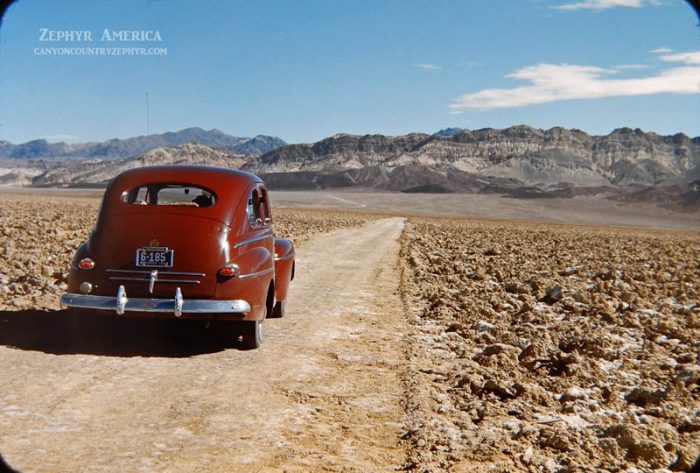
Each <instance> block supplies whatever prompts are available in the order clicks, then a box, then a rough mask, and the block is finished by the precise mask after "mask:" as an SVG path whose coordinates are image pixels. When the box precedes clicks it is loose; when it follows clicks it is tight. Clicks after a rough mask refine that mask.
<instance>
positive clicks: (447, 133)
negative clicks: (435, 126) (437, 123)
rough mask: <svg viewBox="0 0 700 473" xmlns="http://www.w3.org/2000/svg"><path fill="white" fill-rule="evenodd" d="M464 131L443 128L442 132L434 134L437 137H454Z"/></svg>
mask: <svg viewBox="0 0 700 473" xmlns="http://www.w3.org/2000/svg"><path fill="white" fill-rule="evenodd" d="M462 131H464V130H463V129H462V128H443V129H442V130H440V131H436V132H435V133H433V134H434V135H435V136H454V135H456V134H457V133H460V132H462Z"/></svg>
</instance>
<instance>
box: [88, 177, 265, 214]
mask: <svg viewBox="0 0 700 473" xmlns="http://www.w3.org/2000/svg"><path fill="white" fill-rule="evenodd" d="M158 183H163V184H166V183H171V184H176V183H179V184H189V185H192V186H197V187H202V188H205V189H207V190H210V191H212V192H213V193H214V194H215V195H216V204H215V205H213V206H211V207H205V208H196V210H194V211H193V209H192V208H191V207H182V208H168V209H167V210H165V209H164V208H163V207H159V208H158V209H151V208H149V206H133V205H127V204H124V203H123V202H122V200H121V199H122V194H123V193H124V192H125V191H128V190H131V189H134V188H137V187H140V186H143V185H147V184H158ZM259 184H263V181H262V179H260V178H259V177H258V176H256V175H255V174H251V173H249V172H245V171H239V170H236V169H228V168H221V167H215V166H197V165H166V166H147V167H140V168H134V169H129V170H128V171H124V172H123V173H121V174H119V175H118V176H116V177H115V178H114V179H112V181H111V182H110V183H109V185H108V186H107V189H106V191H105V194H104V199H103V202H102V210H101V211H100V220H102V218H103V217H104V216H106V215H116V214H137V213H143V212H148V213H152V212H159V213H164V212H168V213H180V214H183V215H193V216H194V215H196V216H199V217H205V218H213V219H216V220H219V221H222V222H224V223H226V224H230V222H231V217H232V212H231V207H232V206H237V205H238V204H239V203H240V202H241V200H242V199H243V197H244V195H245V193H247V192H248V190H249V189H250V188H252V187H254V186H256V185H259ZM234 208H235V207H234Z"/></svg>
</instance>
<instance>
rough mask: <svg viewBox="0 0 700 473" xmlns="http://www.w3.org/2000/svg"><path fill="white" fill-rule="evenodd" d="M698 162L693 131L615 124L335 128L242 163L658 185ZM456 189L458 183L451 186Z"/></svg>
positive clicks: (263, 169) (268, 169) (256, 168)
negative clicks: (361, 132)
mask: <svg viewBox="0 0 700 473" xmlns="http://www.w3.org/2000/svg"><path fill="white" fill-rule="evenodd" d="M699 165H700V137H698V138H692V139H691V138H689V137H688V136H686V135H684V134H680V133H679V134H676V135H673V136H660V135H657V134H655V133H645V132H643V131H642V130H639V129H636V130H632V129H630V128H621V129H618V130H615V131H613V132H612V133H610V134H609V135H606V136H591V135H588V134H587V133H585V132H583V131H581V130H568V129H565V128H552V129H549V130H540V129H536V128H532V127H528V126H523V125H521V126H516V127H511V128H507V129H505V130H495V129H482V130H475V131H470V130H463V131H461V132H459V133H455V134H453V135H449V136H441V135H427V134H421V133H413V134H409V135H405V136H398V137H388V136H383V135H365V136H355V135H346V134H342V135H335V136H333V137H330V138H326V139H324V140H321V141H319V142H317V143H313V144H299V145H289V146H284V147H282V148H278V149H276V150H273V151H271V152H269V153H267V154H265V155H263V156H262V157H260V159H258V160H251V161H249V162H248V164H246V166H245V169H248V170H250V171H253V172H256V173H259V174H270V173H290V172H300V171H305V172H318V173H324V174H332V173H338V172H345V171H350V170H353V169H363V168H367V167H373V166H380V167H382V168H383V169H385V170H387V171H389V172H390V171H392V170H393V169H395V168H397V167H401V166H424V167H428V168H430V169H432V170H435V171H438V172H440V173H442V174H443V175H446V174H447V173H449V172H453V173H455V172H458V173H467V174H471V175H474V176H476V177H498V178H504V179H515V180H517V181H520V182H522V183H524V184H528V185H536V186H548V185H556V184H559V183H570V184H572V185H575V186H579V187H591V186H629V185H650V186H656V185H664V184H669V185H670V184H673V183H679V182H687V181H691V182H692V180H694V179H692V177H693V176H697V175H698V173H699V172H700V171H699V169H700V168H699V167H698V166H699ZM453 190H459V189H457V188H456V189H453Z"/></svg>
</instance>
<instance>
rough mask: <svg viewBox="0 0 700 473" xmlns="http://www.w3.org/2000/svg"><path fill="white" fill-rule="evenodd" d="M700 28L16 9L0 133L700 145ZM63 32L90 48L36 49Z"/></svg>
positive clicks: (496, 13) (2, 47)
mask: <svg viewBox="0 0 700 473" xmlns="http://www.w3.org/2000/svg"><path fill="white" fill-rule="evenodd" d="M202 5H206V6H205V7H203V6H202ZM697 23H698V20H697V16H695V14H694V12H693V11H692V10H691V8H690V7H689V6H688V5H687V4H686V3H685V2H684V1H682V0H463V1H456V0H431V1H429V2H428V1H411V0H386V1H381V0H343V1H340V0H338V1H329V0H274V1H262V0H261V1H257V0H256V1H255V2H250V1H230V0H229V1H216V0H208V1H206V2H201V1H190V0H150V1H148V0H142V1H134V0H120V1H115V0H71V1H69V2H56V1H49V0H20V1H19V2H18V3H16V4H15V5H13V6H12V7H11V8H10V10H9V11H8V12H7V13H6V15H5V18H4V20H3V24H2V28H1V29H0V124H1V125H0V139H4V140H8V141H11V142H14V143H20V142H24V141H28V140H31V139H35V138H45V139H48V140H49V141H67V142H84V141H98V140H104V139H108V138H114V137H118V138H126V137H130V136H137V135H143V134H145V133H146V131H147V129H150V132H151V133H162V132H165V131H177V130H180V129H182V128H186V127H191V126H199V127H202V128H205V129H210V128H218V129H220V130H222V131H224V132H226V133H229V134H232V135H236V136H253V135H256V134H269V135H275V136H279V137H281V138H283V139H284V140H286V141H287V142H290V143H296V142H313V141H316V140H319V139H321V138H324V137H326V136H330V135H333V134H336V133H353V134H366V133H383V134H389V135H400V134H405V133H409V132H414V131H419V132H428V133H432V132H434V131H437V130H439V129H441V128H445V127H451V126H455V127H461V128H469V129H478V128H485V127H493V128H506V127H509V126H512V125H517V124H528V125H531V126H535V127H538V128H549V127H552V126H564V127H567V128H580V129H582V130H584V131H586V132H589V133H593V134H607V133H609V132H610V131H612V130H613V129H615V128H619V127H623V126H628V127H633V128H635V127H639V128H642V129H644V130H647V131H655V132H658V133H662V134H671V133H676V132H684V133H686V134H688V135H691V136H698V135H700V28H698V26H697ZM105 30H108V34H109V35H110V37H112V38H111V39H114V38H113V36H114V34H112V33H111V32H113V31H122V30H129V31H132V30H133V31H150V33H149V34H150V40H148V39H149V38H139V37H138V35H136V36H135V37H134V38H127V37H123V39H124V41H115V40H112V41H109V40H107V38H103V35H104V31H105ZM62 31H89V32H90V34H91V39H92V41H86V40H85V38H84V35H83V37H82V38H81V40H77V39H75V36H74V39H75V40H74V41H65V40H55V41H46V39H51V37H52V36H51V35H53V38H54V39H58V35H59V34H60V32H62ZM156 33H157V36H158V37H159V39H160V41H158V40H157V38H155V36H156ZM42 36H43V39H44V41H42ZM103 39H105V40H103ZM86 48H87V49H92V50H96V49H97V48H102V49H103V51H104V50H106V49H109V50H110V51H115V49H114V48H143V50H145V51H146V52H148V53H149V54H148V55H138V56H137V55H133V54H132V55H114V53H110V54H111V55H95V54H98V53H95V52H93V53H92V54H93V55H86V54H87V53H86V52H85V49H86ZM156 49H157V51H156ZM59 50H61V51H63V54H62V55H57V54H59V53H58V52H57V51H59ZM77 50H80V51H82V52H76V51H77ZM101 54H107V53H106V52H103V53H101ZM146 93H148V100H149V105H150V106H149V111H150V114H149V115H150V120H149V123H147V117H146ZM149 126H150V128H149Z"/></svg>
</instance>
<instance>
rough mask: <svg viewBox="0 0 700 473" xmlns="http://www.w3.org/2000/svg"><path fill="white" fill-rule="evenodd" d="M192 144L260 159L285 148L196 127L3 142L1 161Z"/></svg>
mask: <svg viewBox="0 0 700 473" xmlns="http://www.w3.org/2000/svg"><path fill="white" fill-rule="evenodd" d="M192 141H194V142H197V143H201V144H205V145H208V146H212V147H215V148H223V149H227V150H230V151H235V152H237V153H245V154H258V155H260V154H265V153H267V152H269V151H272V150H273V149H275V148H279V147H280V146H284V145H286V143H285V142H284V141H283V140H282V139H280V138H277V137H274V136H266V135H258V136H255V137H253V138H241V137H236V136H231V135H227V134H226V133H224V132H222V131H219V130H216V129H213V130H203V129H202V128H198V127H194V128H185V129H184V130H180V131H177V132H167V133H162V134H153V135H145V136H136V137H133V138H126V139H118V138H114V139H111V140H107V141H101V142H89V143H76V144H67V143H64V142H59V143H49V142H47V141H46V140H43V139H42V140H33V141H28V142H26V143H22V144H12V143H10V142H9V141H0V159H55V158H64V159H65V158H93V159H94V158H99V159H119V158H129V157H134V156H138V155H140V154H143V153H145V152H147V151H150V150H152V149H155V148H159V147H163V146H177V145H181V144H184V143H188V142H192Z"/></svg>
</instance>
